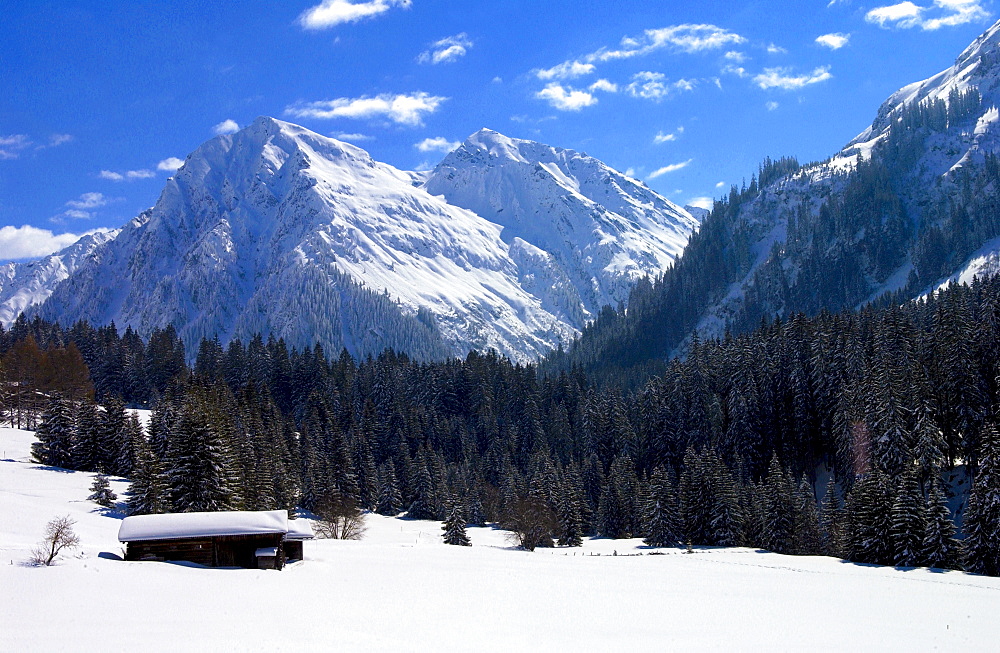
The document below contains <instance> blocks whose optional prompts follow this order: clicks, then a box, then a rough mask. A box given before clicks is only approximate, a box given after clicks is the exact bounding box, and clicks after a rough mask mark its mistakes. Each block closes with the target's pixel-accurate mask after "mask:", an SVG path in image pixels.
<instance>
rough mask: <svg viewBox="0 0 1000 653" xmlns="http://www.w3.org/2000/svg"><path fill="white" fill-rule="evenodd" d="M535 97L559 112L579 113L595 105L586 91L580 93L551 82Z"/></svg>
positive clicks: (594, 100)
mask: <svg viewBox="0 0 1000 653" xmlns="http://www.w3.org/2000/svg"><path fill="white" fill-rule="evenodd" d="M535 97H536V98H538V99H540V100H545V101H546V102H548V103H549V104H550V105H551V106H553V107H555V108H556V109H559V110H560V111H579V110H580V109H583V108H584V107H589V106H593V105H595V104H597V98H595V97H594V96H593V95H591V94H590V93H588V92H586V91H580V90H577V89H573V88H570V87H564V86H563V85H562V84H558V83H556V82H552V83H551V84H549V85H548V86H546V87H545V88H543V89H542V90H540V91H538V92H537V93H535Z"/></svg>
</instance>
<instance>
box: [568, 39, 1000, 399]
mask: <svg viewBox="0 0 1000 653" xmlns="http://www.w3.org/2000/svg"><path fill="white" fill-rule="evenodd" d="M998 106H1000V23H997V24H995V25H993V26H992V27H991V28H990V29H988V30H987V31H986V32H985V33H984V34H983V35H982V36H980V37H979V38H978V39H976V41H975V42H974V43H972V44H971V45H970V46H969V47H968V48H967V49H966V50H965V51H964V52H962V53H961V55H959V57H958V58H957V59H956V61H955V63H954V65H952V66H951V67H950V68H948V69H946V70H944V71H942V72H941V73H939V74H937V75H934V76H933V77H931V78H929V79H927V80H924V81H921V82H917V83H914V84H910V85H908V86H906V87H904V88H902V89H900V90H899V91H897V92H896V93H894V94H893V95H892V96H891V97H889V98H888V99H887V100H886V102H885V103H883V105H882V106H881V108H880V109H879V110H878V112H877V115H876V118H875V120H874V121H873V122H872V124H871V125H870V126H869V127H868V128H866V129H865V130H864V131H862V132H861V133H860V134H859V135H858V136H857V137H856V138H854V139H853V140H851V141H850V142H849V143H848V144H847V145H846V146H845V148H844V149H843V150H842V151H840V152H838V153H837V154H836V155H835V156H833V157H832V158H830V159H829V160H827V161H825V162H822V163H819V164H815V165H810V166H808V167H802V166H800V165H799V164H798V162H797V161H796V160H795V159H793V158H782V159H779V160H777V161H772V160H767V161H765V162H764V164H762V165H761V167H760V170H759V171H758V174H757V175H756V176H755V177H754V178H753V180H752V182H751V184H750V185H749V187H744V188H733V189H732V191H731V192H730V194H729V196H728V197H727V198H724V199H723V200H722V201H721V202H719V203H717V204H716V207H715V209H714V210H713V212H712V213H711V215H710V216H708V217H707V218H706V219H705V220H704V221H703V222H702V225H701V227H700V228H699V231H698V233H697V234H696V235H695V236H693V237H692V239H691V241H690V242H689V244H688V245H687V247H686V249H685V251H684V254H683V256H682V257H681V258H680V259H679V260H678V261H677V264H676V265H675V266H674V267H673V268H672V269H671V270H669V271H668V272H667V274H666V275H665V276H664V278H663V279H662V280H661V281H657V282H656V283H653V284H649V283H639V284H637V286H636V287H635V289H634V290H633V292H632V294H631V296H630V299H629V311H628V314H627V315H625V314H616V315H603V314H602V316H601V318H600V319H599V320H598V321H597V323H596V324H595V325H594V326H593V327H591V328H588V330H587V332H586V333H585V335H584V338H583V341H582V342H581V343H580V346H579V347H578V351H576V352H573V353H572V354H571V356H569V357H567V358H566V359H564V360H563V361H562V364H569V363H571V362H577V363H582V362H583V361H585V360H586V361H601V362H600V363H598V364H597V365H598V366H606V365H612V366H620V367H621V368H624V369H622V370H620V372H621V373H622V374H623V375H624V376H625V377H629V376H632V377H634V378H632V379H631V380H632V381H634V382H638V381H641V378H642V377H643V375H644V372H639V370H643V369H647V368H648V367H649V365H650V364H652V363H655V362H656V361H663V360H664V359H666V358H669V357H671V356H675V355H679V354H682V353H684V352H685V351H686V349H687V346H688V345H689V344H690V342H691V341H692V336H693V335H694V334H698V336H699V337H701V338H704V337H721V336H722V335H723V334H725V333H726V332H727V331H728V332H732V333H740V332H746V331H749V330H752V329H754V328H756V327H758V326H759V325H760V324H761V321H762V320H773V319H774V318H775V317H782V318H786V319H787V318H790V317H791V316H792V315H793V314H795V313H799V312H802V313H806V314H814V313H817V312H819V311H821V310H841V309H855V308H858V307H860V306H863V305H865V304H868V303H871V302H896V301H905V300H907V299H910V298H915V297H919V296H921V295H924V294H926V293H927V292H929V291H931V290H934V289H935V288H938V287H940V286H941V285H943V284H945V283H948V282H950V281H957V280H970V279H971V278H972V277H973V276H974V275H975V274H983V273H990V272H991V271H993V270H995V269H997V268H998V267H1000V264H998V261H1000V159H998V156H997V155H998V154H1000V122H998V121H1000V112H998V109H997V107H998ZM656 364H659V363H656ZM654 367H655V365H654ZM629 370H631V371H629Z"/></svg>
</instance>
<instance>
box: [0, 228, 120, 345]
mask: <svg viewBox="0 0 1000 653" xmlns="http://www.w3.org/2000/svg"><path fill="white" fill-rule="evenodd" d="M117 235H118V230H114V231H106V232H103V231H102V232H96V233H93V234H88V235H86V236H83V237H81V238H80V239H79V240H78V241H76V242H75V243H73V244H72V245H70V246H68V247H66V248H64V249H62V250H60V251H58V252H56V253H55V254H50V255H49V256H46V257H43V258H41V259H39V260H37V261H28V262H24V263H6V264H3V265H0V324H2V325H3V326H4V327H9V326H10V325H11V324H13V323H14V320H16V319H17V316H18V315H20V314H21V313H22V312H24V311H25V310H27V309H29V308H31V307H32V306H36V305H38V304H41V303H42V302H44V301H45V300H46V299H48V298H49V295H51V294H52V291H53V290H55V287H56V286H57V285H59V284H60V283H61V282H62V281H63V280H65V279H66V278H67V277H69V275H71V274H73V272H75V271H76V270H77V268H79V267H80V266H81V265H82V264H83V263H84V261H87V260H89V259H90V258H91V257H93V255H94V251H95V250H97V248H99V247H100V246H101V245H103V244H104V243H106V242H108V241H110V240H114V238H115V236H117Z"/></svg>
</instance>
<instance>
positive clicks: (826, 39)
mask: <svg viewBox="0 0 1000 653" xmlns="http://www.w3.org/2000/svg"><path fill="white" fill-rule="evenodd" d="M850 40H851V35H850V34H841V33H840V32H834V33H833V34H823V35H822V36H817V37H816V43H818V44H819V45H822V46H823V47H825V48H830V49H831V50H839V49H840V48H842V47H844V46H845V45H847V43H848V41H850Z"/></svg>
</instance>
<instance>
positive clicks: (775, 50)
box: [767, 43, 788, 54]
mask: <svg viewBox="0 0 1000 653" xmlns="http://www.w3.org/2000/svg"><path fill="white" fill-rule="evenodd" d="M787 52H788V50H786V49H785V48H783V47H781V46H779V45H775V44H774V43H772V44H770V45H768V46H767V53H768V54H786V53H787Z"/></svg>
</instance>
